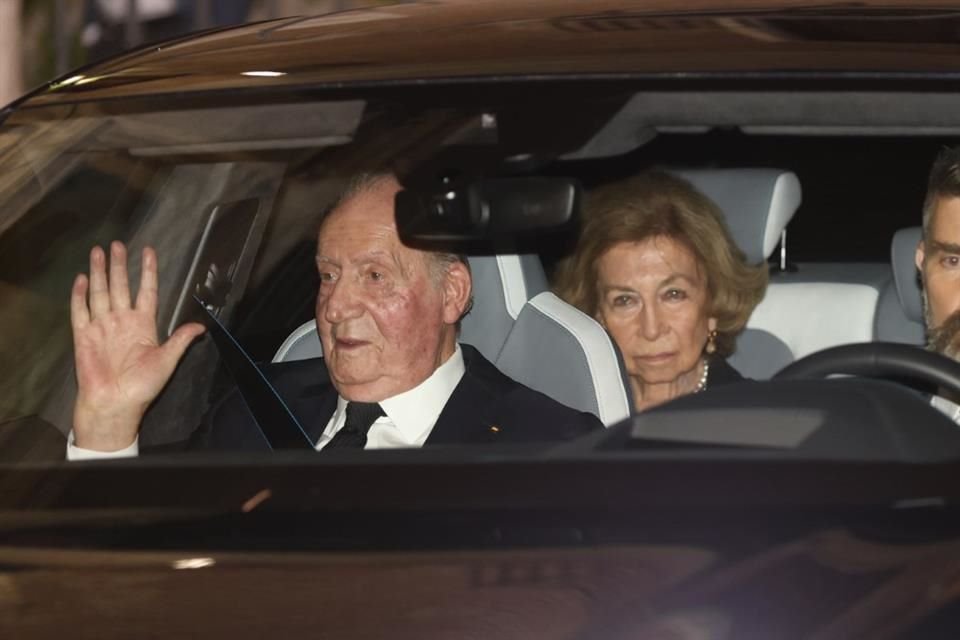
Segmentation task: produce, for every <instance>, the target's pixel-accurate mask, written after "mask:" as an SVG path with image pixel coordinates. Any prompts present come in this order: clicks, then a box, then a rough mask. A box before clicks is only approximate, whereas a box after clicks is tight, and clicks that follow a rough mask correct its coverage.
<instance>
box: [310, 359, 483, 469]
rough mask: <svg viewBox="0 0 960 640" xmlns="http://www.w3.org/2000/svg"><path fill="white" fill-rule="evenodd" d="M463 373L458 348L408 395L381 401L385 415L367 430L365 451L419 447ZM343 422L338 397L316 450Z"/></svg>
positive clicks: (343, 411)
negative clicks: (335, 408) (334, 409)
mask: <svg viewBox="0 0 960 640" xmlns="http://www.w3.org/2000/svg"><path fill="white" fill-rule="evenodd" d="M465 371H466V368H465V367H464V364H463V352H462V351H460V345H457V349H456V351H454V352H453V355H452V356H450V357H449V358H447V361H446V362H444V363H443V364H442V365H440V366H439V367H437V370H436V371H434V372H433V373H432V374H430V377H429V378H427V379H426V380H424V381H423V382H421V383H420V384H419V385H417V386H416V387H414V388H413V389H410V390H409V391H404V392H403V393H401V394H398V395H395V396H393V397H392V398H387V399H386V400H381V401H380V408H381V409H383V412H384V413H385V414H386V415H383V416H380V417H379V418H377V419H376V421H375V422H374V423H373V426H371V427H370V431H369V432H368V433H367V445H366V446H365V447H364V449H394V448H399V447H422V446H423V443H424V442H425V441H426V440H427V437H428V436H429V435H430V432H431V431H433V427H434V425H436V424H437V418H439V417H440V412H441V411H443V408H444V407H445V406H446V405H447V400H449V399H450V395H451V394H452V393H453V390H454V389H455V388H456V387H457V385H458V384H460V379H461V378H463V374H464V372H465ZM346 419H347V401H346V400H344V399H343V397H342V396H341V397H339V398H337V410H336V411H334V412H333V417H331V418H330V421H329V422H328V423H327V428H326V429H324V430H323V434H322V435H321V436H320V439H319V440H318V441H317V449H318V450H319V449H323V448H324V447H325V446H326V445H327V443H328V442H330V440H332V439H333V436H334V435H335V434H336V433H337V431H340V429H342V428H343V425H344V423H345V422H346Z"/></svg>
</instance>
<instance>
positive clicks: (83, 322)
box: [70, 274, 90, 331]
mask: <svg viewBox="0 0 960 640" xmlns="http://www.w3.org/2000/svg"><path fill="white" fill-rule="evenodd" d="M88 284H89V282H88V280H87V276H85V275H83V274H80V275H78V276H77V277H76V278H74V280H73V288H72V289H71V291H70V324H71V326H73V329H74V331H79V330H82V329H84V328H86V326H87V325H88V324H90V310H89V309H88V308H87V288H88Z"/></svg>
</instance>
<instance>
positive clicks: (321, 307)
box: [316, 178, 470, 402]
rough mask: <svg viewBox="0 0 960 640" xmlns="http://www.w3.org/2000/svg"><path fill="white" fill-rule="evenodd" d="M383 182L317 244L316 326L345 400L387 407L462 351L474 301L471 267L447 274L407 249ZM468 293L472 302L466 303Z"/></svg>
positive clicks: (335, 215)
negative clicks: (459, 329)
mask: <svg viewBox="0 0 960 640" xmlns="http://www.w3.org/2000/svg"><path fill="white" fill-rule="evenodd" d="M400 188H401V187H400V185H399V184H398V183H397V182H396V180H394V179H392V178H385V179H382V180H379V181H377V182H375V183H374V184H372V185H371V186H370V187H369V188H368V189H366V190H364V191H362V192H360V193H358V194H356V195H354V196H352V197H350V198H349V199H347V200H345V201H344V202H343V203H341V204H340V206H338V207H337V209H336V210H334V211H333V212H331V214H330V216H329V217H328V218H327V219H326V221H325V222H324V223H323V226H322V228H321V229H320V234H319V238H318V241H317V268H318V270H319V273H320V290H319V292H318V293H317V306H316V317H317V328H318V331H319V333H320V340H321V342H322V343H323V353H324V358H325V359H326V364H327V369H328V371H329V372H330V378H331V380H332V381H333V384H334V386H335V387H336V388H337V391H338V392H339V393H340V395H342V396H343V397H344V398H346V399H347V400H356V401H363V402H379V401H380V400H383V399H385V398H388V397H391V396H394V395H396V394H398V393H401V392H403V391H407V390H408V389H411V388H413V387H415V386H417V385H418V384H420V382H422V381H423V380H425V379H426V378H427V377H429V376H430V374H431V373H433V371H434V370H435V369H436V368H437V367H438V366H439V365H440V364H441V363H443V361H444V360H446V359H447V358H448V357H449V356H450V355H451V354H452V353H453V351H454V348H455V340H456V330H455V328H454V325H455V323H456V321H457V320H458V319H459V317H460V314H461V313H462V312H463V308H464V306H465V304H466V300H467V299H469V288H470V281H469V273H468V272H467V271H466V267H465V266H463V265H455V266H453V267H451V268H450V269H449V270H448V272H447V273H446V274H439V275H438V274H436V273H435V269H436V268H435V267H434V269H431V257H430V255H429V254H427V253H425V252H422V251H417V250H415V249H411V248H409V247H406V246H404V245H403V244H402V243H401V242H400V238H399V236H398V235H397V228H396V224H395V222H394V212H393V198H394V195H395V194H396V192H397V191H399V190H400ZM462 289H465V295H462V294H463V293H464V292H463V291H462Z"/></svg>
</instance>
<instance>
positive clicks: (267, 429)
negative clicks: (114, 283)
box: [193, 295, 314, 450]
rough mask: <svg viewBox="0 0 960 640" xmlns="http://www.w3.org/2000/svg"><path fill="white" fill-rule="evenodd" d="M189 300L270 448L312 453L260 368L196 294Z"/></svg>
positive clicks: (290, 414) (294, 418)
mask: <svg viewBox="0 0 960 640" xmlns="http://www.w3.org/2000/svg"><path fill="white" fill-rule="evenodd" d="M193 299H194V301H196V303H197V304H198V305H199V306H200V308H201V309H203V315H202V318H203V323H204V325H206V327H207V331H209V332H210V337H211V338H213V343H214V344H215V345H216V346H217V351H218V352H219V353H220V357H221V358H223V362H224V364H226V365H227V370H228V371H229V372H230V375H232V376H233V381H234V382H235V383H236V385H237V389H238V390H239V391H240V396H241V397H242V398H243V401H244V402H245V403H246V404H247V408H249V409H250V413H251V414H252V415H253V419H254V421H255V423H256V425H257V428H258V429H260V433H262V434H263V437H264V439H265V440H266V441H267V444H269V445H270V448H271V449H304V450H313V449H314V446H313V443H312V442H311V441H310V438H309V437H308V436H307V434H306V432H305V431H304V430H303V427H302V426H300V423H299V422H298V421H297V418H296V417H295V416H294V415H293V413H292V412H291V411H290V409H289V408H288V407H287V405H286V403H285V402H284V401H283V399H282V398H281V397H280V394H278V393H277V390H276V389H274V388H273V385H272V384H270V382H269V381H268V380H267V377H266V376H265V375H263V372H262V371H260V368H259V367H257V365H256V363H254V361H253V360H252V359H251V358H250V356H249V355H248V354H247V352H246V351H244V350H243V347H241V346H240V343H239V342H237V341H236V339H235V338H234V337H233V336H232V335H230V332H229V331H227V329H226V327H224V326H223V324H221V322H220V321H219V320H218V319H217V317H216V316H215V315H213V313H212V312H211V311H210V310H209V309H208V308H207V306H206V305H205V304H204V303H203V300H201V299H200V298H198V297H197V296H196V295H194V296H193Z"/></svg>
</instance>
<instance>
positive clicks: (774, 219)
mask: <svg viewBox="0 0 960 640" xmlns="http://www.w3.org/2000/svg"><path fill="white" fill-rule="evenodd" d="M668 171H669V172H670V173H673V174H674V175H677V176H680V177H681V178H683V179H685V180H687V181H688V182H690V183H691V184H692V185H693V186H694V187H696V188H697V190H698V191H700V192H701V193H702V194H703V195H705V196H707V197H708V198H710V199H711V200H713V201H714V203H716V205H717V206H718V207H720V210H721V211H722V212H723V215H724V219H725V221H726V223H727V228H728V229H729V230H730V235H731V236H733V241H734V242H736V243H737V246H738V247H740V249H741V250H742V251H743V252H744V253H745V254H746V256H747V261H748V262H750V263H751V264H759V263H761V262H766V260H767V259H768V258H769V257H770V256H771V255H772V254H773V250H774V249H776V248H777V243H779V242H780V233H781V232H782V231H783V230H784V229H785V228H786V226H787V223H789V222H790V220H791V219H792V218H793V215H794V214H795V213H796V212H797V209H798V208H799V207H800V203H801V201H802V199H803V198H802V191H801V189H800V180H799V179H798V178H797V176H796V174H795V173H793V172H791V171H785V170H783V169H754V168H741V169H678V168H674V169H668Z"/></svg>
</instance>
